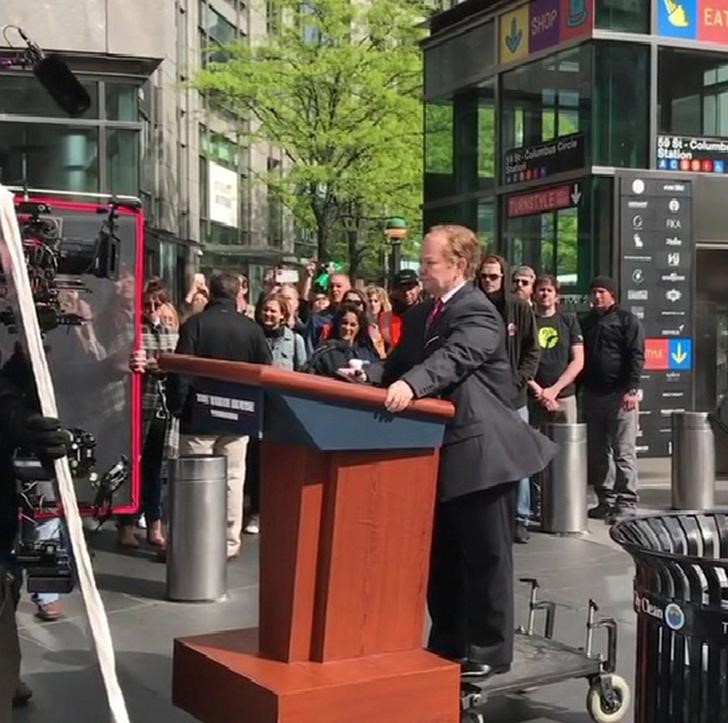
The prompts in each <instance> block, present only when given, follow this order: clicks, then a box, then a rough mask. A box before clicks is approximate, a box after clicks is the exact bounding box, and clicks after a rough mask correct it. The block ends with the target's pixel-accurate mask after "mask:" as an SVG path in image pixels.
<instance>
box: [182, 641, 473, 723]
mask: <svg viewBox="0 0 728 723" xmlns="http://www.w3.org/2000/svg"><path fill="white" fill-rule="evenodd" d="M257 633H258V631H257V629H247V630H227V631H222V632H218V633H211V634H209V635H199V636H196V637H192V638H182V639H178V640H175V644H174V676H173V681H172V701H173V703H174V704H175V705H176V706H177V707H179V708H182V710H185V711H186V712H188V713H190V714H191V715H193V716H194V717H195V718H197V719H198V720H200V721H203V723H230V721H235V722H236V723H342V721H346V723H373V722H374V721H376V723H459V721H460V668H459V666H458V665H457V664H455V663H450V662H448V661H446V660H443V659H442V658H439V657H438V656H436V655H433V654H431V653H428V652H427V651H425V650H411V651H406V652H400V653H386V654H382V655H372V656H368V657H365V658H355V659H352V660H342V661H334V662H331V663H312V662H297V663H282V662H279V661H277V660H268V659H265V658H261V657H258V655H257V650H258V640H257V638H258V635H257Z"/></svg>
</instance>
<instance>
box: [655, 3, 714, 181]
mask: <svg viewBox="0 0 728 723" xmlns="http://www.w3.org/2000/svg"><path fill="white" fill-rule="evenodd" d="M656 1H657V7H658V11H657V29H658V33H659V34H660V35H666V36H668V37H671V38H688V39H690V40H701V41H703V42H706V43H717V44H718V45H728V0H656ZM674 170H677V169H674ZM681 170H682V169H681Z"/></svg>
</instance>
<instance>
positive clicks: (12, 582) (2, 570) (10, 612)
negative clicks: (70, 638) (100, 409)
mask: <svg viewBox="0 0 728 723" xmlns="http://www.w3.org/2000/svg"><path fill="white" fill-rule="evenodd" d="M34 401H35V400H33V401H32V402H31V401H28V400H26V396H25V394H24V390H22V389H20V388H19V387H18V386H17V385H15V384H14V383H13V381H12V380H11V379H10V377H9V376H8V373H7V371H6V370H5V369H4V370H3V371H2V372H0V721H9V720H10V717H11V712H10V709H11V706H12V705H13V702H16V703H24V702H26V701H27V699H28V698H29V697H30V695H31V693H30V691H29V690H28V689H27V687H26V686H23V691H24V692H23V693H22V694H20V695H19V694H18V690H19V688H18V684H19V678H18V674H19V669H20V644H19V641H18V633H17V629H16V626H15V605H16V601H17V591H18V589H19V580H18V577H17V569H16V566H15V563H14V561H13V547H14V545H15V537H16V534H17V529H18V496H17V490H16V484H15V474H14V472H13V454H14V452H15V450H16V449H17V448H19V447H21V448H23V449H24V450H27V451H28V452H31V453H32V454H34V455H36V456H37V457H38V458H39V459H41V460H44V461H48V462H49V461H50V460H53V459H57V458H58V457H63V456H64V455H65V454H66V448H67V443H68V441H69V437H68V435H67V434H66V433H65V432H64V431H63V430H62V429H61V426H60V424H59V422H58V420H57V419H51V418H49V417H41V416H40V415H39V414H37V413H35V412H34V411H33V407H32V404H33V402H34ZM14 699H15V700H14Z"/></svg>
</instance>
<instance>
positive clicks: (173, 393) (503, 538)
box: [18, 226, 644, 697]
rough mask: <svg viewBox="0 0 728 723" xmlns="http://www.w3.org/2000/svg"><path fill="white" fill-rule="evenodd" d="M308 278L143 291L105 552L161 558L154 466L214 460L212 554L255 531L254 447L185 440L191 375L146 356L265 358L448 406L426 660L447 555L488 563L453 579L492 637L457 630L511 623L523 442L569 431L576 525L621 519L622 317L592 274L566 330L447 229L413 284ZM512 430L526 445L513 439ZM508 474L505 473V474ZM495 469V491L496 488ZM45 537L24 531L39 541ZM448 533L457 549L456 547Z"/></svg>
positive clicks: (430, 244) (526, 475)
mask: <svg viewBox="0 0 728 723" xmlns="http://www.w3.org/2000/svg"><path fill="white" fill-rule="evenodd" d="M428 249H429V250H428ZM428 254H429V255H428ZM317 272H318V266H317V264H315V263H311V264H309V266H308V267H307V268H306V271H305V275H304V278H303V280H302V282H301V283H298V284H294V283H289V282H283V281H282V280H281V279H282V275H280V274H278V273H277V271H276V270H273V271H271V272H270V273H269V274H268V276H267V277H266V279H265V287H264V289H263V291H262V292H261V294H260V295H259V297H258V298H257V299H256V300H255V303H251V299H250V296H249V287H248V283H247V279H246V278H245V277H244V276H240V275H236V274H231V273H215V274H213V275H211V276H210V278H209V279H206V278H205V277H204V276H203V275H201V274H197V275H195V277H194V280H193V283H192V285H191V287H190V289H189V292H188V294H187V295H186V297H185V299H184V300H183V301H182V303H181V304H180V305H179V307H176V306H175V304H174V303H173V300H172V297H171V294H170V292H169V290H168V289H167V287H166V286H165V284H164V283H163V281H162V280H160V279H158V278H152V279H149V280H148V281H147V283H146V285H145V288H144V292H143V320H142V327H141V338H140V339H139V340H138V344H137V345H136V346H135V349H134V351H133V352H132V354H131V356H130V358H129V360H128V368H129V371H130V372H131V373H132V374H135V375H140V377H141V379H142V390H143V394H142V457H141V480H142V499H141V505H140V510H139V513H140V514H136V515H124V516H119V517H118V518H117V529H118V544H119V545H120V546H121V547H123V548H137V547H139V545H140V540H139V535H140V530H143V529H145V530H146V533H145V534H146V540H147V543H148V544H149V545H152V546H154V547H156V548H157V549H158V556H159V557H160V559H164V558H165V555H166V534H165V533H166V531H165V525H164V504H163V498H164V489H165V476H166V469H167V461H168V460H169V459H170V458H173V457H174V456H176V455H179V454H182V455H184V454H221V455H224V456H225V457H226V458H227V475H228V478H227V489H228V495H227V504H228V509H227V554H228V558H229V559H233V558H236V557H238V556H239V554H240V550H241V544H242V534H243V533H244V532H246V533H250V534H256V533H258V532H259V531H260V525H261V519H260V510H259V502H258V500H259V496H260V443H261V440H260V439H259V438H254V439H249V438H248V437H247V436H241V435H230V434H210V433H209V430H207V429H201V428H199V427H198V426H197V423H196V422H195V415H194V414H193V413H192V412H193V409H192V405H193V400H194V397H195V395H194V394H193V393H192V390H193V388H194V380H193V379H192V378H188V377H185V376H183V375H165V374H163V373H162V371H161V370H160V367H159V363H158V358H159V355H160V354H163V353H169V352H178V353H182V354H190V355H197V356H202V357H207V358H218V359H226V360H232V361H243V362H251V363H257V364H272V365H275V366H277V367H280V368H282V369H286V370H290V371H302V372H308V373H311V374H318V375H324V376H329V377H333V378H341V377H345V378H347V379H348V380H349V381H359V380H362V379H367V380H370V381H372V382H377V383H380V384H384V385H386V384H389V389H388V393H387V402H386V405H387V408H388V409H390V411H394V412H396V411H401V410H402V409H404V408H405V407H406V406H407V404H408V403H409V401H411V400H412V399H413V398H415V397H417V396H425V395H430V394H434V395H438V396H442V397H443V398H445V399H450V400H452V401H454V402H455V404H456V407H457V409H458V413H457V416H456V419H455V420H454V422H453V423H452V425H451V426H452V428H453V429H452V433H451V434H450V437H448V434H446V441H445V447H444V448H443V455H442V458H441V471H440V477H441V481H440V495H441V498H440V504H441V508H440V511H439V512H438V518H437V523H436V530H435V543H433V544H434V545H435V547H434V548H433V550H437V549H439V552H438V553H437V554H435V551H433V572H432V580H431V595H430V599H429V605H430V611H431V615H433V634H432V636H431V648H432V649H433V650H436V651H437V650H441V651H445V652H447V654H448V655H450V654H451V653H453V641H452V640H451V639H450V637H449V632H448V630H447V629H446V628H447V626H448V625H450V624H451V623H452V624H455V622H456V621H454V620H452V619H451V618H452V616H451V615H450V612H448V610H450V607H451V599H450V595H451V593H447V594H446V592H445V591H446V590H447V589H448V588H449V586H450V583H451V582H452V581H451V580H450V578H451V577H452V574H453V566H457V559H456V558H457V556H458V555H459V554H461V553H456V552H455V549H456V548H457V549H461V548H462V549H465V548H468V549H470V548H473V546H475V547H477V548H478V549H480V546H482V545H486V546H487V547H490V548H492V550H494V551H495V552H493V555H494V556H493V559H491V560H490V561H489V562H488V564H487V565H486V564H485V562H484V561H482V560H481V562H482V563H483V565H482V569H480V568H478V569H474V570H471V571H470V572H467V571H466V572H465V573H464V574H466V576H467V575H472V576H473V578H474V579H477V581H479V582H478V583H477V584H478V585H480V588H478V589H480V592H481V594H482V595H481V596H482V604H483V605H484V606H485V608H487V609H488V610H489V611H490V612H489V613H488V614H487V615H486V616H485V619H486V620H487V619H489V616H490V617H492V618H493V619H497V620H499V621H500V622H499V623H498V625H497V627H498V631H496V632H495V633H494V632H493V628H492V626H491V627H488V624H487V623H483V622H478V621H476V620H473V621H472V626H473V631H474V632H473V635H474V636H475V638H478V639H482V640H486V639H487V640H492V639H500V638H502V637H503V634H504V633H503V631H504V630H507V629H510V628H511V627H512V625H511V622H510V621H509V617H508V616H509V615H511V617H512V609H511V602H510V600H511V598H512V594H511V593H510V592H509V590H511V584H512V581H510V582H509V580H510V577H512V560H511V557H510V552H508V548H509V546H510V544H511V542H513V541H515V542H518V543H527V542H528V541H529V538H530V535H529V527H530V526H531V525H532V524H534V521H535V520H536V519H537V517H538V494H536V495H534V494H532V492H533V491H534V490H536V491H538V483H537V478H538V476H537V474H535V473H537V472H538V471H539V470H541V469H542V468H543V466H544V464H545V463H546V462H547V460H548V458H550V456H552V451H551V450H550V448H549V447H548V445H547V444H546V443H545V442H543V441H542V440H543V439H544V438H543V437H542V436H541V435H538V433H537V431H536V430H541V431H543V430H544V429H545V427H546V425H548V424H549V423H552V422H566V423H573V422H576V421H578V420H579V419H580V418H581V419H582V420H583V421H585V422H586V424H587V432H588V440H589V441H588V469H589V482H590V485H591V486H592V487H593V488H594V491H595V493H596V496H597V504H596V506H594V507H593V508H592V509H591V510H590V511H589V516H590V517H591V518H593V519H605V520H607V521H612V520H614V519H616V518H619V517H620V516H623V515H629V514H633V513H634V511H635V509H636V505H637V503H638V481H637V465H636V439H637V435H638V426H639V425H638V405H639V399H640V393H639V385H640V378H641V373H642V367H643V363H644V340H643V336H642V329H641V326H640V324H639V321H638V320H637V319H636V317H635V316H634V315H633V314H631V313H630V312H629V311H626V310H624V309H622V308H620V307H619V305H618V304H617V289H616V287H615V284H614V282H613V280H612V279H611V278H609V277H607V276H597V277H595V278H594V279H593V281H592V283H591V285H590V298H591V310H590V311H589V312H588V313H585V314H583V315H582V316H581V318H577V316H576V315H574V314H571V313H567V312H566V311H564V310H562V308H561V306H560V286H559V282H558V279H557V278H556V277H554V276H553V275H550V274H541V275H539V274H537V273H536V272H535V271H534V270H533V269H532V268H530V267H528V266H518V267H517V268H516V269H515V270H514V271H513V272H511V270H510V267H509V264H508V262H507V261H506V260H505V259H504V258H502V257H501V256H498V255H494V254H487V255H485V256H483V255H482V253H481V250H480V248H479V247H478V245H477V240H476V238H475V236H474V234H472V232H470V231H468V230H467V229H463V228H462V227H457V226H442V227H436V228H435V229H433V230H432V231H431V232H430V234H428V236H427V237H426V239H425V243H424V245H423V263H422V268H421V272H420V274H421V276H420V275H418V273H417V272H416V271H414V270H413V269H402V270H400V271H399V272H397V273H396V275H395V276H394V278H393V279H391V283H390V287H389V290H387V289H385V288H383V287H381V286H377V285H370V286H367V285H365V284H357V285H356V286H354V285H352V283H351V280H350V279H349V277H348V276H346V275H345V274H343V273H339V272H335V271H334V272H332V273H330V274H328V275H326V274H324V275H319V276H318V277H316V274H317ZM466 292H467V293H466ZM450 309H452V311H451V312H450V313H448V312H449V310H450ZM476 322H477V323H476ZM436 332H437V333H436ZM355 360H356V364H352V362H353V361H355ZM418 360H420V361H418ZM408 369H409V370H412V371H409V372H408ZM352 374H353V375H354V376H352ZM356 375H359V377H356ZM367 375H368V376H367ZM578 390H580V394H579V397H580V399H578V396H577V391H578ZM468 415H470V416H468ZM466 417H467V419H466ZM519 418H520V420H519ZM476 420H477V421H476ZM514 420H515V421H514ZM526 422H530V425H531V426H530V429H531V430H532V433H533V434H534V435H536V436H533V437H529V436H528V435H524V430H526V429H529V425H528V424H526ZM54 424H57V422H55V421H54ZM514 424H516V425H520V426H515V427H514V426H513V425H514ZM473 425H476V426H478V429H479V430H480V431H479V432H478V434H476V435H475V436H471V435H470V433H469V434H465V435H464V433H462V432H461V431H460V429H461V428H462V429H470V428H471V427H473ZM54 429H55V427H54ZM509 429H510V430H511V432H509V433H507V434H506V433H505V432H504V430H506V431H507V430H509ZM448 439H450V441H449V442H448ZM518 440H520V443H519V444H517V445H516V444H515V442H516V441H518ZM54 453H55V452H54ZM480 462H483V464H485V465H486V468H484V467H483V465H482V464H480ZM498 470H499V471H498ZM505 470H508V473H507V474H506V472H505ZM516 473H518V475H519V476H520V479H519V477H512V476H510V475H511V474H516ZM473 474H474V475H475V476H473ZM504 474H505V475H506V478H507V479H506V478H503V479H501V478H502V477H503V475H504ZM491 478H492V479H491ZM443 480H444V481H443ZM473 495H475V496H473ZM476 497H477V504H475V503H474V501H475V499H476ZM463 500H465V502H466V503H467V504H465V505H463ZM446 503H447V504H446ZM478 520H480V522H478ZM264 522H265V520H263V523H264ZM481 522H482V523H483V524H482V525H481V524H480V523H481ZM438 525H439V527H438ZM475 527H477V528H478V529H479V530H480V531H479V532H477V531H474V528H475ZM51 528H52V525H48V528H47V529H39V534H41V535H44V536H45V535H47V536H49V537H50V538H53V537H54V536H57V535H58V534H59V532H58V530H57V529H56V528H55V527H53V528H52V529H51ZM461 528H462V529H461ZM463 530H469V532H467V534H466V532H464V531H463ZM465 534H466V536H467V539H465V538H463V539H460V537H462V535H465ZM456 538H457V539H456ZM458 539H459V541H458ZM438 540H441V542H438ZM442 540H444V542H442ZM438 545H440V546H441V547H438ZM462 549H461V552H462ZM473 549H474V548H473ZM453 555H455V557H453ZM473 559H475V560H476V561H477V560H478V557H477V556H476V557H475V558H473ZM509 561H510V562H509ZM491 563H492V564H491ZM486 567H487V568H488V574H487V575H485V572H484V571H485V568H486ZM486 577H487V580H486ZM433 581H434V582H433ZM497 581H500V582H497ZM496 583H497V584H496ZM474 584H475V583H474ZM504 601H505V602H504ZM34 602H35V603H36V606H37V615H38V617H39V618H41V619H42V620H55V619H58V618H59V617H61V616H62V613H63V611H62V607H61V603H60V600H59V599H58V596H53V595H46V596H42V595H41V596H37V597H36V598H34ZM468 604H471V603H468ZM463 605H465V603H463ZM466 607H467V606H466ZM438 610H439V611H440V612H438ZM509 610H510V612H509ZM504 621H505V622H504ZM443 625H444V626H445V627H443ZM493 636H495V638H494V637H493ZM499 636H500V638H499ZM501 642H502V643H503V645H505V647H503V645H501V644H500V643H499V644H497V645H496V644H494V647H492V649H489V650H490V652H488V650H486V648H485V647H481V648H477V649H475V652H474V653H473V654H472V655H470V654H466V655H465V656H464V657H465V658H467V659H469V660H470V659H472V660H474V661H475V662H474V663H473V666H474V667H473V668H472V670H473V671H474V672H475V674H482V673H483V667H485V668H487V669H488V670H489V671H490V672H502V670H503V669H505V667H506V662H502V661H505V660H506V659H509V656H510V655H511V651H510V649H509V645H510V643H508V638H507V636H506V638H503V641H501ZM486 647H487V646H486ZM493 651H496V652H493ZM466 652H467V651H466ZM471 652H472V651H471ZM453 654H454V653H453ZM458 655H459V657H463V656H462V655H460V654H458ZM486 658H487V661H486V660H485V659H486ZM486 663H487V664H486ZM466 668H467V665H466ZM466 668H464V670H465V669H466ZM18 693H22V685H21V686H20V687H19V688H18ZM21 697H22V696H21Z"/></svg>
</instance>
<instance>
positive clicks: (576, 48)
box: [423, 0, 728, 455]
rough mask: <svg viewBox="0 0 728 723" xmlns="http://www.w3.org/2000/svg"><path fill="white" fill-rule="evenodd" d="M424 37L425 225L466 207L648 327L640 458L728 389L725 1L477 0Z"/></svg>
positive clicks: (570, 283) (466, 218) (530, 257)
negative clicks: (686, 415) (678, 420)
mask: <svg viewBox="0 0 728 723" xmlns="http://www.w3.org/2000/svg"><path fill="white" fill-rule="evenodd" d="M430 30H431V33H430V37H429V38H428V40H427V41H426V42H425V43H424V47H423V52H424V59H425V94H426V106H425V178H424V184H425V212H424V217H425V223H426V225H428V226H429V225H432V224H434V223H436V222H443V221H456V222H461V223H465V224H467V225H469V226H471V227H472V228H475V229H477V231H478V232H479V234H480V235H481V237H482V238H483V240H484V242H485V243H486V244H487V245H488V246H489V247H491V248H493V249H496V250H497V251H498V252H500V253H502V254H503V255H504V256H506V257H507V258H508V259H509V261H510V262H511V263H513V264H524V263H525V264H529V265H531V266H533V267H534V268H536V269H538V270H540V271H544V272H549V273H554V274H556V275H557V276H558V278H559V280H560V281H561V283H562V286H563V287H564V292H565V295H566V298H567V301H568V302H571V303H572V304H573V305H574V306H576V307H577V308H579V307H582V308H583V306H584V294H585V293H586V292H587V291H588V285H589V281H590V279H591V278H592V277H593V276H594V275H595V274H596V273H609V274H611V275H613V276H614V277H615V278H616V279H618V281H619V287H620V301H621V303H622V305H623V306H625V307H626V308H629V309H631V310H632V311H633V313H635V314H636V315H637V316H638V317H640V318H641V319H642V322H643V325H644V328H645V333H646V336H647V345H646V354H647V359H646V370H645V377H644V379H643V382H644V384H643V395H644V399H643V404H642V408H641V415H642V416H641V427H642V438H641V442H640V451H641V452H642V453H644V454H650V455H651V454H667V453H669V451H670V418H671V415H672V413H673V412H674V411H679V410H681V409H699V410H709V409H712V408H713V407H714V406H715V403H716V400H717V399H718V398H719V397H720V396H722V395H724V394H725V393H726V392H728V292H726V288H727V287H726V286H725V284H721V283H719V281H718V280H719V279H720V278H725V275H726V273H728V204H726V202H725V199H726V198H728V11H727V10H726V9H725V5H724V4H723V3H721V2H720V0H675V1H673V0H532V1H531V2H523V1H520V2H512V1H511V2H497V1H493V0H466V1H465V2H463V3H458V4H457V5H455V6H454V7H451V8H450V9H447V10H445V11H444V12H442V13H440V14H437V15H435V16H434V17H433V18H432V19H431V22H430Z"/></svg>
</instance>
